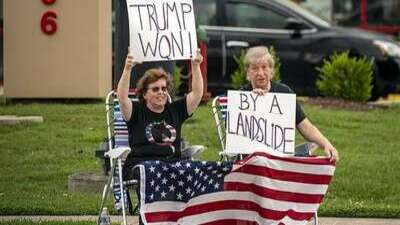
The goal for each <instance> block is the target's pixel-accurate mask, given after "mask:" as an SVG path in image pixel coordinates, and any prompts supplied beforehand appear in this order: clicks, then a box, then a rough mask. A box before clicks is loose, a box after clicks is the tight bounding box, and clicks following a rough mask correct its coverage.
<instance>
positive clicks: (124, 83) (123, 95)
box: [117, 49, 137, 121]
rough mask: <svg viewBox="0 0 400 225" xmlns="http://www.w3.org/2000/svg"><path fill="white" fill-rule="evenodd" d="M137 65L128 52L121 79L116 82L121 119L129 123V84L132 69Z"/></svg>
mask: <svg viewBox="0 0 400 225" xmlns="http://www.w3.org/2000/svg"><path fill="white" fill-rule="evenodd" d="M128 51H129V49H128ZM136 64H137V62H135V61H134V60H133V56H132V55H131V54H130V53H129V52H128V55H127V56H126V59H125V67H124V71H123V72H122V75H121V78H120V79H119V82H118V87H117V97H118V101H119V107H120V110H121V113H122V117H123V118H124V120H125V121H129V120H130V119H131V115H132V101H131V100H130V99H129V83H130V80H131V72H132V68H133V67H134V66H135V65H136Z"/></svg>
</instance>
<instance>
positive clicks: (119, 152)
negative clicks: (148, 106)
mask: <svg viewBox="0 0 400 225" xmlns="http://www.w3.org/2000/svg"><path fill="white" fill-rule="evenodd" d="M129 98H130V99H131V100H132V101H139V100H138V99H137V98H136V96H135V94H134V92H133V91H130V92H129ZM168 100H169V102H171V97H170V96H168ZM106 115H107V116H106V117H107V118H106V119H107V136H108V137H107V144H108V146H107V150H108V151H107V152H106V153H105V154H104V155H105V156H106V157H108V158H109V160H110V172H109V173H108V180H107V183H106V185H105V186H104V189H103V194H102V199H101V205H100V211H99V219H98V224H99V223H100V218H101V213H102V210H103V207H104V206H105V201H106V200H107V197H108V193H109V192H110V189H111V186H112V191H113V193H114V198H115V208H116V209H117V211H122V216H123V224H124V225H127V219H126V215H127V210H128V212H129V213H130V214H135V213H136V212H137V210H138V207H139V205H138V204H136V206H135V208H133V207H132V204H131V201H130V198H129V192H128V187H129V188H132V189H135V188H136V187H137V185H138V180H136V179H133V180H123V178H122V167H123V163H124V161H125V159H126V157H127V155H128V154H129V152H130V151H131V149H130V147H129V141H128V128H127V126H126V123H125V121H124V120H123V118H122V114H121V111H120V108H119V103H118V98H117V95H116V92H115V91H111V92H110V93H109V94H108V95H107V97H106ZM203 150H204V146H202V145H191V146H189V145H188V144H187V143H186V142H185V141H183V143H182V152H181V158H182V159H191V158H192V157H194V156H195V155H197V154H200V153H201V152H202V151H203ZM120 181H122V182H120Z"/></svg>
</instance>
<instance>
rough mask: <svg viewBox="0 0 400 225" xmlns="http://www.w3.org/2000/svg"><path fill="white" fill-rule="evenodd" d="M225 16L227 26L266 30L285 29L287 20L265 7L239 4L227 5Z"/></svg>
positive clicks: (285, 17) (231, 3) (230, 3)
mask: <svg viewBox="0 0 400 225" xmlns="http://www.w3.org/2000/svg"><path fill="white" fill-rule="evenodd" d="M225 15H226V25H227V26H231V27H251V28H267V29H285V26H286V19H287V18H288V17H287V16H285V15H282V14H279V13H277V12H274V11H272V10H270V9H267V8H265V7H262V6H259V5H255V4H249V3H241V2H229V3H227V4H226V5H225Z"/></svg>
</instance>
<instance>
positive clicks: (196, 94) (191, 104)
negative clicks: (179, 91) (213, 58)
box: [186, 49, 203, 115]
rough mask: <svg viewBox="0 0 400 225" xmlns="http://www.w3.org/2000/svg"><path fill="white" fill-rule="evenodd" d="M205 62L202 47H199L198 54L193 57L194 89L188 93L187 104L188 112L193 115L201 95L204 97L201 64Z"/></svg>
mask: <svg viewBox="0 0 400 225" xmlns="http://www.w3.org/2000/svg"><path fill="white" fill-rule="evenodd" d="M202 62H203V56H202V55H201V52H200V49H197V51H196V55H195V56H194V57H193V58H192V65H191V66H192V91H191V92H190V93H189V94H188V95H187V98H186V104H187V105H186V106H187V111H188V114H189V115H191V114H192V113H193V111H194V110H195V109H196V108H197V106H198V105H199V104H200V101H201V97H203V76H202V74H201V69H200V64H201V63H202Z"/></svg>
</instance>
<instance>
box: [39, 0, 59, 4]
mask: <svg viewBox="0 0 400 225" xmlns="http://www.w3.org/2000/svg"><path fill="white" fill-rule="evenodd" d="M42 2H43V3H44V4H46V5H51V4H53V3H54V2H56V0H42Z"/></svg>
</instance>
